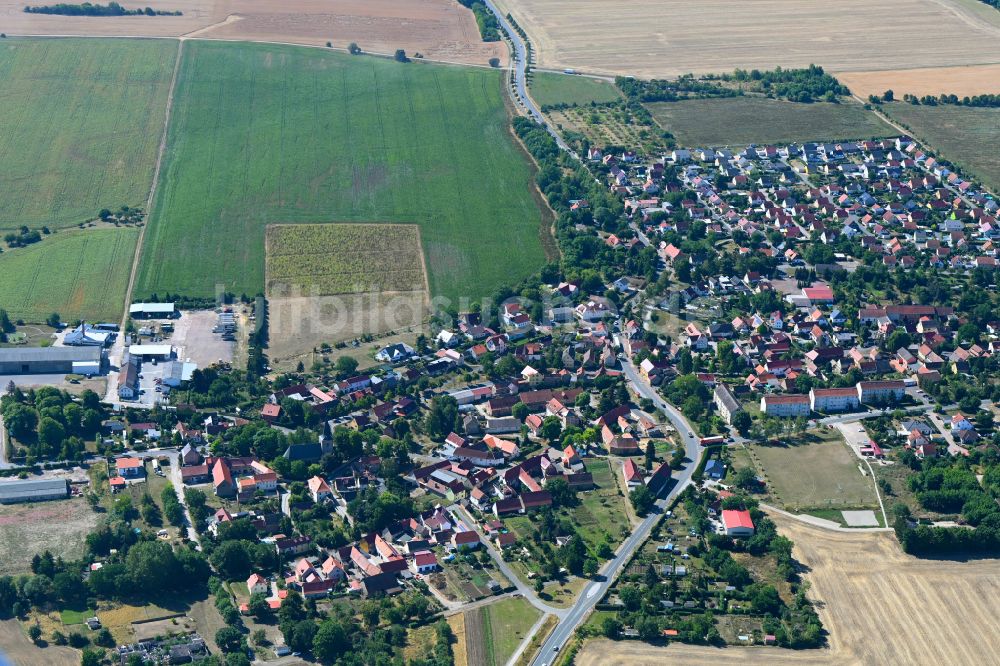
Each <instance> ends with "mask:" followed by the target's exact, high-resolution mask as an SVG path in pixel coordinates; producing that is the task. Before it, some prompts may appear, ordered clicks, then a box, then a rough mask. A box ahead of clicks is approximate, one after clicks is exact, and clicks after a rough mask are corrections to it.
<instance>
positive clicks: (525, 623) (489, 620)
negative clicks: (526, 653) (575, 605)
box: [479, 597, 541, 666]
mask: <svg viewBox="0 0 1000 666" xmlns="http://www.w3.org/2000/svg"><path fill="white" fill-rule="evenodd" d="M479 612H480V613H482V615H483V634H484V636H483V638H484V643H485V645H486V663H487V664H491V665H493V666H503V664H506V663H507V660H508V659H510V656H511V655H512V654H514V650H516V649H517V646H518V645H520V644H521V641H522V640H524V637H525V636H527V635H528V630H529V629H531V627H532V626H534V624H535V622H537V621H538V618H539V616H540V615H541V613H540V612H539V611H538V609H536V608H535V607H534V606H532V605H531V604H530V603H528V602H527V600H525V599H523V598H519V597H518V598H514V597H511V598H508V599H503V600H502V601H498V602H497V603H495V604H490V605H489V606H484V607H483V608H481V609H480V610H479Z"/></svg>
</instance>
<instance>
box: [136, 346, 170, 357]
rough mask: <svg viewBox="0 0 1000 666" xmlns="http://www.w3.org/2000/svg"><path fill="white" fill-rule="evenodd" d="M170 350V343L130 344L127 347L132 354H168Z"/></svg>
mask: <svg viewBox="0 0 1000 666" xmlns="http://www.w3.org/2000/svg"><path fill="white" fill-rule="evenodd" d="M172 352H173V347H171V346H170V345H132V346H131V347H129V348H128V353H129V354H132V355H133V356H170V354H171V353H172Z"/></svg>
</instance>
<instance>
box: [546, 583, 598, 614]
mask: <svg viewBox="0 0 1000 666" xmlns="http://www.w3.org/2000/svg"><path fill="white" fill-rule="evenodd" d="M589 582H590V580H589V579H587V578H578V577H572V578H567V579H566V580H554V581H549V582H548V583H546V584H545V590H544V592H543V593H542V595H541V598H542V599H543V600H544V601H545V603H547V604H549V605H550V606H555V607H556V608H569V607H570V606H572V605H573V603H574V602H575V601H576V599H577V597H579V596H580V593H581V592H582V591H583V589H584V588H585V587H587V584H588V583H589Z"/></svg>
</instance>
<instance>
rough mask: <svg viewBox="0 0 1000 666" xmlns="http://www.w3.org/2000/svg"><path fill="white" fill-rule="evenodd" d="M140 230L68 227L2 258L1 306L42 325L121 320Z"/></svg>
mask: <svg viewBox="0 0 1000 666" xmlns="http://www.w3.org/2000/svg"><path fill="white" fill-rule="evenodd" d="M138 236H139V231H138V230H137V229H134V228H119V229H115V228H113V227H108V228H90V229H84V230H77V229H69V230H65V231H60V232H59V233H54V234H52V235H50V236H43V237H42V240H41V242H39V243H35V244H34V245H29V246H28V247H23V248H16V249H13V250H5V251H4V252H3V253H2V254H0V307H3V308H5V309H6V310H7V311H8V312H9V313H10V316H11V317H13V318H16V319H24V320H26V321H30V322H36V323H37V322H43V321H45V319H46V317H48V316H49V315H50V314H51V313H53V312H58V313H59V314H60V315H62V320H63V321H75V320H77V319H82V318H84V317H86V318H87V319H89V320H90V321H118V318H119V317H120V316H121V313H122V308H123V307H124V304H125V303H124V301H125V290H126V289H127V287H128V276H129V271H130V270H131V268H132V257H133V255H134V253H135V244H136V240H137V239H138Z"/></svg>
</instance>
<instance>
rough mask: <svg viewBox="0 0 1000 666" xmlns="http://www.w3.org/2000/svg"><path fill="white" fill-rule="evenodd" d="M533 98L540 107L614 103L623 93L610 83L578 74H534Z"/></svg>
mask: <svg viewBox="0 0 1000 666" xmlns="http://www.w3.org/2000/svg"><path fill="white" fill-rule="evenodd" d="M530 88H531V97H532V98H533V99H534V100H535V103H536V104H538V105H539V106H550V105H552V104H577V105H581V106H582V105H584V104H590V103H591V102H597V103H599V104H600V103H604V102H613V101H615V100H616V99H619V98H621V93H619V92H618V89H617V88H616V87H615V85H614V84H613V83H611V82H610V81H605V80H604V79H592V78H590V77H587V76H579V75H576V74H558V73H555V72H532V74H531V85H530Z"/></svg>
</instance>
